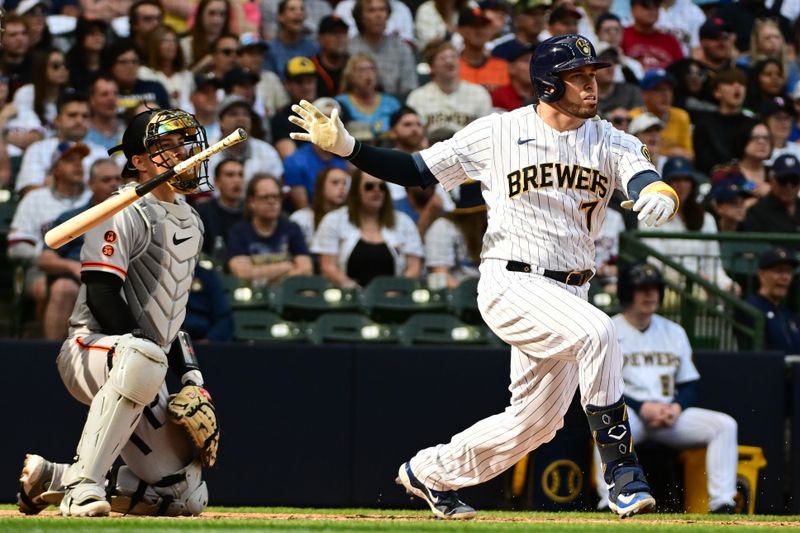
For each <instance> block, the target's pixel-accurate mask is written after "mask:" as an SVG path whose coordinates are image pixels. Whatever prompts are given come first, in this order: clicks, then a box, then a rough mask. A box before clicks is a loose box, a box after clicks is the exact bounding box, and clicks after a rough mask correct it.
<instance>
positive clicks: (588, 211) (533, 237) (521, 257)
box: [290, 35, 678, 519]
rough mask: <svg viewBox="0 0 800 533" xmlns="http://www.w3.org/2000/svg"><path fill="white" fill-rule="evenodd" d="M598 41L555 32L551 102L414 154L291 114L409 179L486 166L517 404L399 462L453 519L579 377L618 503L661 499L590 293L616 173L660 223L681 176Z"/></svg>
mask: <svg viewBox="0 0 800 533" xmlns="http://www.w3.org/2000/svg"><path fill="white" fill-rule="evenodd" d="M608 66H609V65H608V64H607V63H602V62H600V61H598V60H597V58H596V56H595V51H594V48H593V47H592V45H591V43H590V42H589V41H588V40H587V39H586V38H584V37H581V36H579V35H562V36H559V37H553V38H551V39H547V40H546V41H543V42H542V43H541V44H540V45H539V46H538V48H537V50H536V52H535V54H534V56H533V58H532V60H531V69H530V70H531V78H532V81H533V85H534V88H535V90H536V94H537V96H538V99H539V103H538V105H535V106H526V107H523V108H519V109H516V110H514V111H511V112H508V113H503V114H493V115H490V116H486V117H483V118H480V119H478V120H476V121H474V122H472V123H471V124H470V125H468V126H467V127H465V128H464V129H462V130H461V131H459V132H458V133H456V135H455V136H454V137H453V138H452V139H449V140H447V141H443V142H440V143H437V144H434V145H433V146H431V147H430V148H428V149H425V150H423V151H421V152H418V153H415V154H413V155H409V154H405V153H402V152H399V151H393V150H386V149H380V148H375V147H370V146H366V145H363V144H361V143H359V142H357V141H355V140H354V139H353V138H352V136H351V135H350V134H349V133H348V132H347V131H346V130H345V128H344V126H343V125H342V123H341V121H340V120H339V118H338V115H332V116H331V117H330V119H329V118H327V117H325V115H323V114H322V113H320V112H319V110H317V109H316V108H314V107H313V106H312V105H311V104H309V103H308V102H301V103H300V105H295V106H293V110H294V111H295V112H296V113H297V114H298V115H299V116H292V117H291V118H290V120H291V121H292V122H294V123H295V124H297V125H299V126H301V127H302V128H304V129H305V130H306V131H307V132H308V133H305V134H303V133H297V134H293V136H294V137H295V138H296V139H299V140H306V141H311V142H314V143H315V144H318V145H319V146H321V147H322V148H324V149H326V150H329V151H331V152H333V153H336V154H338V155H340V156H344V157H347V158H348V159H349V160H350V161H351V162H353V164H355V165H356V166H357V167H359V168H362V169H363V170H364V171H366V172H368V173H370V174H372V175H374V176H378V177H381V178H383V179H386V180H388V181H392V182H395V183H399V184H401V185H407V186H410V185H420V184H422V185H423V186H428V185H431V184H434V183H436V182H437V181H438V182H440V183H441V184H442V185H443V186H444V187H445V188H446V189H452V188H454V187H456V186H458V185H459V184H461V183H464V182H465V181H467V180H469V179H473V180H476V181H479V182H480V183H481V189H482V193H483V197H484V199H485V200H486V205H487V208H488V229H487V231H486V235H485V236H484V242H483V250H482V253H481V266H480V273H481V278H480V282H479V286H478V305H479V307H480V310H481V313H482V315H483V318H484V320H485V321H486V323H487V324H488V325H489V326H490V327H491V328H492V330H493V331H494V332H495V333H496V334H497V335H498V336H499V337H500V338H501V339H503V340H504V341H505V342H507V343H508V344H510V345H511V385H510V390H511V405H509V407H507V408H506V410H505V411H504V412H502V413H500V414H497V415H494V416H491V417H489V418H487V419H485V420H482V421H480V422H478V423H477V424H475V425H474V426H472V427H470V428H468V429H466V430H464V431H463V432H461V433H459V434H457V435H455V436H453V437H452V439H451V441H450V442H449V443H447V444H440V445H438V446H433V447H431V448H426V449H424V450H421V451H420V452H418V453H417V454H416V455H415V456H414V457H412V458H411V460H409V461H408V462H406V463H404V464H403V465H401V466H400V469H399V476H398V482H399V483H401V484H402V485H403V486H404V487H405V488H406V490H408V491H409V492H410V493H412V494H414V495H416V496H418V497H420V498H423V499H424V500H425V501H426V502H427V503H428V505H429V506H430V507H431V510H432V511H433V513H434V514H435V515H436V516H438V517H441V518H456V519H458V518H472V517H474V516H475V510H474V509H473V508H472V507H470V506H468V505H466V504H464V503H463V502H461V501H460V500H459V498H458V494H457V492H456V491H457V489H459V488H461V487H467V486H470V485H475V484H478V483H482V482H484V481H486V480H489V479H491V478H493V477H494V476H496V475H498V474H500V473H501V472H503V471H504V470H506V469H507V468H509V467H511V466H512V465H514V464H515V463H516V462H517V461H519V460H520V459H521V458H522V457H523V456H525V454H527V453H529V452H530V451H532V450H534V449H536V448H537V447H538V446H539V445H541V444H543V443H545V442H548V441H549V440H550V439H552V438H553V436H554V435H555V433H556V431H557V430H558V429H559V428H560V427H561V426H562V425H563V416H564V414H565V413H566V411H567V409H568V407H569V405H570V402H571V400H572V398H573V396H574V394H575V390H576V389H577V388H578V386H580V390H581V402H582V404H583V406H584V408H585V410H586V414H587V417H588V419H589V425H590V427H591V429H592V432H593V434H594V437H595V439H596V441H597V444H598V446H599V448H600V456H601V458H602V461H603V466H604V472H605V478H606V480H607V481H608V483H609V484H611V485H612V489H611V494H610V501H609V506H610V507H611V509H612V510H614V511H615V512H617V513H618V514H619V515H620V516H622V517H626V516H630V515H632V514H634V513H640V512H647V511H650V510H652V509H653V508H654V507H655V500H654V499H653V497H652V496H651V494H650V487H649V486H648V484H647V481H646V479H645V476H644V473H643V471H642V469H641V467H640V466H639V464H638V462H637V459H636V455H635V454H634V452H633V443H632V441H631V435H630V426H629V423H628V417H627V414H626V411H625V403H624V402H623V400H622V375H621V371H622V354H621V353H620V350H619V345H618V344H617V337H616V333H615V331H614V325H613V324H612V323H611V320H610V319H609V318H608V317H607V316H606V315H605V314H604V313H603V312H601V311H599V310H598V309H596V308H595V307H593V306H592V305H591V304H589V303H588V302H587V301H586V298H587V293H588V289H589V285H588V282H589V279H590V278H591V277H592V275H593V271H592V268H593V266H594V244H593V242H594V239H595V237H596V236H597V234H598V230H599V228H600V226H601V225H602V223H603V220H604V218H605V211H606V208H607V206H608V202H609V199H610V198H611V193H612V192H613V191H614V189H615V188H620V189H622V190H623V191H625V192H627V194H628V196H629V198H631V200H633V201H634V202H635V203H634V204H633V206H632V207H633V209H634V210H635V211H638V212H639V219H640V220H643V221H644V222H645V223H647V224H648V225H659V224H662V223H664V222H665V221H667V220H668V219H669V218H670V217H672V216H673V215H674V214H675V211H676V209H677V206H678V200H677V196H676V195H675V191H673V190H672V188H670V187H669V186H668V185H666V184H665V183H664V182H662V181H661V179H660V177H659V175H658V174H657V173H656V171H655V169H654V168H653V164H652V163H651V161H650V160H649V157H648V153H647V149H646V148H645V147H644V146H643V145H642V143H641V142H639V141H638V140H637V139H636V138H634V137H632V136H630V135H627V134H625V133H622V132H620V131H618V130H616V129H615V128H614V127H613V126H612V125H611V124H609V123H608V122H606V121H603V120H600V119H599V118H597V117H596V114H597V81H596V79H595V71H596V70H597V69H600V68H605V67H608Z"/></svg>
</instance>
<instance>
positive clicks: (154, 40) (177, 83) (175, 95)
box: [138, 26, 194, 109]
mask: <svg viewBox="0 0 800 533" xmlns="http://www.w3.org/2000/svg"><path fill="white" fill-rule="evenodd" d="M142 57H143V59H144V64H143V65H141V66H140V67H139V72H138V75H139V79H142V80H150V81H156V82H158V83H160V84H161V85H162V86H163V87H164V88H165V89H166V90H167V94H168V95H169V103H170V107H177V108H180V109H186V108H187V107H188V106H189V105H190V102H189V96H190V95H191V94H192V90H194V74H192V71H191V70H189V69H188V68H186V61H185V60H184V58H183V50H181V47H180V46H179V45H178V34H177V33H175V30H173V29H172V28H170V27H169V26H156V27H155V28H154V29H153V30H151V31H150V33H148V34H146V35H145V36H144V55H143V56H142Z"/></svg>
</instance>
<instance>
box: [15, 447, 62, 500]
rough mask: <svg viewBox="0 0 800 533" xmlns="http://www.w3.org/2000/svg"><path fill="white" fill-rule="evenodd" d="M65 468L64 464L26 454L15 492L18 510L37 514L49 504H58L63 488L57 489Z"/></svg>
mask: <svg viewBox="0 0 800 533" xmlns="http://www.w3.org/2000/svg"><path fill="white" fill-rule="evenodd" d="M65 470H66V465H62V464H59V463H52V462H50V461H48V460H46V459H45V458H44V457H42V456H40V455H35V454H26V455H25V461H24V463H23V465H22V474H21V475H20V477H19V492H18V493H17V507H18V508H19V511H20V512H21V513H25V514H31V515H32V514H39V513H41V512H42V511H43V510H44V509H46V508H47V507H48V506H49V505H58V504H59V503H60V502H61V498H63V496H64V490H63V489H61V490H58V489H59V485H60V484H61V476H62V475H63V474H64V471H65ZM54 488H55V490H53V489H54Z"/></svg>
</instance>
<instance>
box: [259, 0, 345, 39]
mask: <svg viewBox="0 0 800 533" xmlns="http://www.w3.org/2000/svg"><path fill="white" fill-rule="evenodd" d="M279 4H280V0H263V1H262V2H261V35H262V36H263V37H264V39H266V40H268V41H269V40H271V39H273V38H275V35H276V34H277V32H278V5H279ZM340 4H341V2H339V3H337V4H336V6H337V7H338V6H339V5H340ZM303 6H304V7H305V11H306V17H305V20H304V21H303V33H305V34H306V35H308V37H309V38H311V39H316V37H317V28H318V27H319V23H320V21H321V20H322V19H323V18H324V17H327V16H328V15H331V14H332V13H333V8H332V7H331V2H328V0H305V1H304V2H303ZM350 9H352V5H351V6H350ZM351 16H352V15H351Z"/></svg>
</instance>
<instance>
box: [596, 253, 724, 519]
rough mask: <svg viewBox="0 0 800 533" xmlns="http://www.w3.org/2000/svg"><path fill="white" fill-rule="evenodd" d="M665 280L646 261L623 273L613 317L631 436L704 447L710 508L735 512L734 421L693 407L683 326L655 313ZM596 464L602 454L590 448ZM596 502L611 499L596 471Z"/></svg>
mask: <svg viewBox="0 0 800 533" xmlns="http://www.w3.org/2000/svg"><path fill="white" fill-rule="evenodd" d="M664 288H665V286H664V282H663V278H662V277H661V275H660V274H659V272H658V270H657V269H656V268H655V267H654V266H653V265H650V264H647V263H637V264H634V265H631V266H630V267H628V268H626V269H625V270H623V271H622V272H621V273H620V280H619V289H618V294H619V300H620V303H621V305H622V313H620V314H617V315H615V316H614V317H613V318H612V320H613V322H614V325H615V326H616V331H617V336H618V337H619V340H620V348H621V351H622V355H623V357H624V359H625V362H624V365H623V367H622V378H623V380H624V382H625V389H624V390H625V392H624V398H625V404H626V405H627V408H628V409H627V413H628V419H629V421H630V426H631V433H632V437H633V438H634V439H636V442H639V443H641V442H646V441H648V440H652V441H655V442H659V443H661V444H665V445H667V446H670V447H674V448H688V447H695V446H697V445H703V446H706V447H707V450H706V465H705V466H706V468H705V469H706V472H707V476H708V495H709V502H708V506H709V509H710V511H711V512H712V513H715V514H733V513H734V510H735V507H734V504H735V502H734V497H735V496H736V466H737V464H738V462H737V458H738V451H737V424H736V420H734V419H733V418H731V417H730V416H729V415H727V414H724V413H720V412H717V411H709V410H707V409H702V408H699V407H696V406H695V404H696V401H697V393H698V389H699V380H700V374H699V373H698V372H697V369H696V368H695V366H694V363H693V362H692V347H691V345H690V344H689V338H688V336H687V335H686V331H685V330H684V329H683V328H682V327H681V326H680V325H679V324H677V323H675V322H672V321H670V320H667V319H666V318H664V317H663V316H661V315H659V314H657V312H658V308H659V307H660V305H661V303H662V301H663V300H664ZM594 453H595V464H596V465H599V464H600V455H599V453H598V452H597V448H596V447H595V452H594ZM596 479H597V492H598V495H599V496H600V503H599V504H598V507H600V508H602V507H606V506H607V505H608V487H607V485H606V483H605V481H604V480H603V472H602V469H601V468H598V469H597V473H596Z"/></svg>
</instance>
